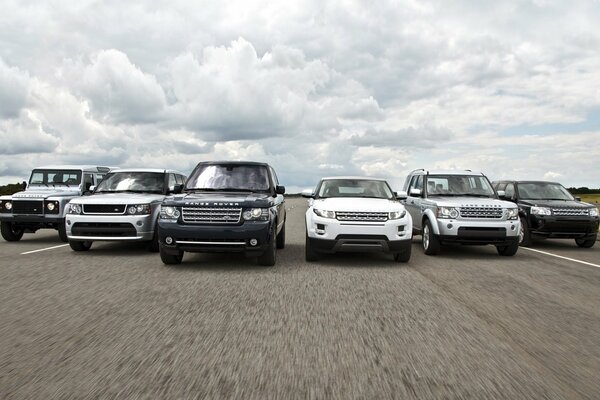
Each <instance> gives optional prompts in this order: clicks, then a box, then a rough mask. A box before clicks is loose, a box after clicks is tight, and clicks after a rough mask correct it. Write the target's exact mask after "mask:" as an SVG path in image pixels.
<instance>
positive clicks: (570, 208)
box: [493, 181, 598, 247]
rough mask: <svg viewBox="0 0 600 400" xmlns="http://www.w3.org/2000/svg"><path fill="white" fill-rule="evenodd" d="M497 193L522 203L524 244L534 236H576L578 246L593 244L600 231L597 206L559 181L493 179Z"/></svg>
mask: <svg viewBox="0 0 600 400" xmlns="http://www.w3.org/2000/svg"><path fill="white" fill-rule="evenodd" d="M493 185H494V187H495V188H496V190H497V191H498V195H499V196H500V197H502V198H504V199H505V200H510V201H514V202H515V203H517V204H518V206H519V218H520V219H521V233H520V236H519V240H520V244H521V245H522V246H529V245H530V244H531V238H532V236H536V237H544V238H567V239H575V242H576V243H577V245H578V246H579V247H592V246H593V245H594V243H596V234H597V233H598V209H597V208H596V207H595V206H594V205H592V204H588V203H583V202H581V201H579V199H576V198H574V197H573V196H572V195H571V193H569V191H568V190H567V189H565V187H564V186H562V185H561V184H560V183H556V182H545V181H497V182H493Z"/></svg>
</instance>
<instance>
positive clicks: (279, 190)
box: [275, 185, 285, 194]
mask: <svg viewBox="0 0 600 400" xmlns="http://www.w3.org/2000/svg"><path fill="white" fill-rule="evenodd" d="M275 193H276V194H285V186H279V185H277V186H275Z"/></svg>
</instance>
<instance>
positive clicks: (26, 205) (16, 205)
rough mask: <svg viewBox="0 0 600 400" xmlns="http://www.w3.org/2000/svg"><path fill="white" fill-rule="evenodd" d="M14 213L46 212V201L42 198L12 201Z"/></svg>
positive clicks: (38, 213)
mask: <svg viewBox="0 0 600 400" xmlns="http://www.w3.org/2000/svg"><path fill="white" fill-rule="evenodd" d="M12 206H13V208H12V211H13V214H34V215H41V214H43V213H44V202H43V201H40V200H16V201H13V203H12Z"/></svg>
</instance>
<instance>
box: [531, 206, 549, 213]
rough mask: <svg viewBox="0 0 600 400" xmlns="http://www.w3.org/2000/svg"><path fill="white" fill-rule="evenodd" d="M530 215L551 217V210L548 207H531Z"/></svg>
mask: <svg viewBox="0 0 600 400" xmlns="http://www.w3.org/2000/svg"><path fill="white" fill-rule="evenodd" d="M531 213H532V214H534V215H552V210H550V209H549V208H548V207H536V206H533V207H531Z"/></svg>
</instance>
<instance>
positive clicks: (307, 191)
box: [300, 189, 314, 199]
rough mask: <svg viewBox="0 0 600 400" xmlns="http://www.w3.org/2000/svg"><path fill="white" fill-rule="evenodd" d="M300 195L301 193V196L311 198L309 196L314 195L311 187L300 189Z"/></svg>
mask: <svg viewBox="0 0 600 400" xmlns="http://www.w3.org/2000/svg"><path fill="white" fill-rule="evenodd" d="M300 195H301V196H302V197H306V198H308V199H311V198H313V197H314V196H313V191H312V189H304V190H303V191H302V193H300Z"/></svg>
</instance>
